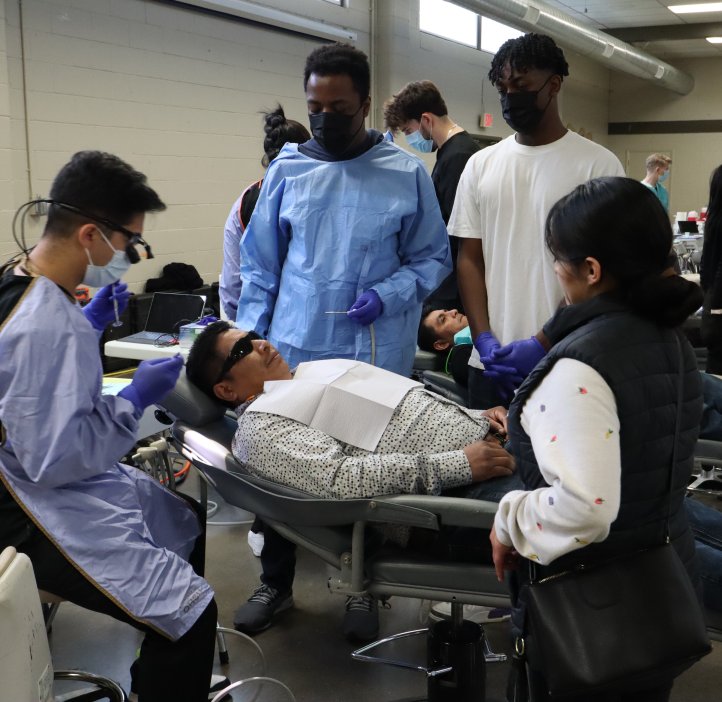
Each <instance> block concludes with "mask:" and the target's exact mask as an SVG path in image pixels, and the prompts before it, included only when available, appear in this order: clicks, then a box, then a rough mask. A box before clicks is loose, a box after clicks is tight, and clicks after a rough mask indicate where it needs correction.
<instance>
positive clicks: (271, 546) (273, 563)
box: [261, 524, 296, 592]
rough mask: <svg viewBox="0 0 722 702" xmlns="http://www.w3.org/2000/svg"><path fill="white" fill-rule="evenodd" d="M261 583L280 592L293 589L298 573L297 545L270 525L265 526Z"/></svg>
mask: <svg viewBox="0 0 722 702" xmlns="http://www.w3.org/2000/svg"><path fill="white" fill-rule="evenodd" d="M261 567H262V569H263V573H262V574H261V582H262V583H263V584H264V585H268V586H269V587H274V588H276V589H277V590H278V591H279V592H288V591H289V590H291V588H292V587H293V576H294V575H295V573H296V544H294V543H291V542H290V541H289V540H288V539H285V538H284V537H283V536H281V535H280V534H279V533H278V532H277V531H275V530H274V529H273V528H272V527H270V526H268V524H264V525H263V551H261Z"/></svg>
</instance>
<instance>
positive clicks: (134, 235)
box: [38, 200, 154, 263]
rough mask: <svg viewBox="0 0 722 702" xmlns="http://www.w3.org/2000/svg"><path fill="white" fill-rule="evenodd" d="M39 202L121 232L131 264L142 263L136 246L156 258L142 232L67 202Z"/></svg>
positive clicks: (149, 256)
mask: <svg viewBox="0 0 722 702" xmlns="http://www.w3.org/2000/svg"><path fill="white" fill-rule="evenodd" d="M38 202H47V203H48V204H49V205H54V206H55V207H62V208H63V209H64V210H69V211H70V212H75V214H79V215H80V216H81V217H87V218H88V219H92V220H93V221H94V222H97V223H98V224H104V225H105V226H106V227H108V228H109V229H110V230H112V231H115V232H120V233H121V234H123V235H125V236H126V237H128V245H127V246H126V247H125V254H126V256H127V257H128V260H129V261H130V262H131V263H138V261H140V254H139V253H138V251H137V249H136V248H135V247H136V246H142V247H143V248H144V249H145V253H146V257H147V258H154V256H153V251H151V248H150V244H149V243H148V242H147V241H146V240H145V239H144V238H143V236H142V235H141V234H140V232H133V231H131V230H130V229H128V228H127V227H124V226H123V225H122V224H118V223H117V222H114V221H113V220H112V219H108V218H107V217H101V216H100V215H96V214H92V213H90V212H86V211H85V210H82V209H81V208H80V207H76V206H75V205H68V204H67V203H66V202H59V201H58V200H38Z"/></svg>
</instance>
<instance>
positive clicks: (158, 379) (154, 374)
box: [118, 354, 183, 411]
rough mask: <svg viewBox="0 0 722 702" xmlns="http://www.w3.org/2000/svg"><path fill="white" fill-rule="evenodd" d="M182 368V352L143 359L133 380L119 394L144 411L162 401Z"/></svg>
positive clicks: (175, 381)
mask: <svg viewBox="0 0 722 702" xmlns="http://www.w3.org/2000/svg"><path fill="white" fill-rule="evenodd" d="M182 369H183V356H181V355H180V354H176V355H175V356H172V357H171V358H154V359H152V360H150V361H141V363H140V365H139V366H138V367H137V368H136V369H135V373H134V374H133V382H131V384H130V385H127V386H126V387H124V388H123V389H122V390H121V391H120V392H119V393H118V396H119V397H124V398H125V399H126V400H129V401H130V402H132V403H133V404H134V405H135V406H136V407H137V408H138V409H139V410H141V411H142V410H144V409H145V408H146V407H150V406H151V405H153V404H155V403H156V402H160V401H161V400H162V399H163V398H164V397H165V396H166V395H167V394H168V393H169V392H170V391H171V390H172V389H173V388H174V387H175V384H176V383H177V382H178V376H179V375H180V372H181V370H182Z"/></svg>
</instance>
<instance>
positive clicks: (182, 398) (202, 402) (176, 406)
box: [158, 373, 228, 427]
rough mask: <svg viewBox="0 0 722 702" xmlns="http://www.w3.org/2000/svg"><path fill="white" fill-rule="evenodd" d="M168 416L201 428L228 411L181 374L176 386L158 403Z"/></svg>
mask: <svg viewBox="0 0 722 702" xmlns="http://www.w3.org/2000/svg"><path fill="white" fill-rule="evenodd" d="M158 405H159V406H160V407H162V408H163V409H164V410H165V411H166V412H167V413H168V414H169V415H171V416H172V417H174V418H175V419H180V420H182V421H184V422H187V423H188V424H191V425H193V426H195V427H202V426H203V425H205V424H209V423H210V422H215V421H216V420H218V419H220V418H221V417H223V415H224V414H225V413H226V410H227V409H228V408H227V407H225V406H224V405H222V404H221V403H220V402H215V401H214V400H212V399H211V398H210V397H208V395H206V394H205V393H204V392H203V391H202V390H199V389H198V388H197V387H196V386H195V385H193V383H191V382H190V380H188V378H187V377H186V374H185V373H181V375H180V377H179V378H178V382H177V383H176V386H175V387H174V388H173V389H172V390H171V391H170V392H169V393H168V395H166V397H164V398H163V400H162V401H161V402H159V403H158Z"/></svg>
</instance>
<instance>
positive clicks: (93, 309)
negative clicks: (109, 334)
mask: <svg viewBox="0 0 722 702" xmlns="http://www.w3.org/2000/svg"><path fill="white" fill-rule="evenodd" d="M113 299H115V300H117V302H118V314H122V313H123V311H124V310H125V308H126V307H127V306H128V300H129V299H130V293H129V292H128V286H127V285H126V284H125V283H123V282H122V281H118V282H117V283H111V284H110V285H106V286H105V287H104V288H100V290H98V292H97V293H95V295H94V296H93V299H92V300H91V301H90V302H89V303H88V304H87V305H85V307H83V314H84V315H85V318H86V319H87V320H88V321H89V322H90V323H91V324H92V325H93V329H96V330H97V331H101V332H102V331H104V330H105V328H106V327H107V326H108V325H109V324H110V323H111V322H112V321H113V320H114V319H115V305H114V304H113Z"/></svg>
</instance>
